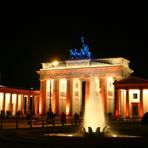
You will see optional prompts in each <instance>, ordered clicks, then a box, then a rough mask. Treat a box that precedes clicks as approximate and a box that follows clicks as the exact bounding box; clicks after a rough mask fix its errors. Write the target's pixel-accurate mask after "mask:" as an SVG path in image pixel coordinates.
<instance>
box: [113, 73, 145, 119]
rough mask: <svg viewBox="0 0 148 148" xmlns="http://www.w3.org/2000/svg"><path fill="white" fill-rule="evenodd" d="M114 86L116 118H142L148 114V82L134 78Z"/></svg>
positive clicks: (121, 81) (116, 82) (118, 82)
mask: <svg viewBox="0 0 148 148" xmlns="http://www.w3.org/2000/svg"><path fill="white" fill-rule="evenodd" d="M114 86H115V90H116V92H115V100H116V103H115V104H116V105H115V106H116V107H115V109H116V112H115V115H116V117H120V118H123V119H124V118H142V117H143V115H144V114H145V113H146V112H148V80H145V79H142V78H139V77H133V76H132V77H129V78H126V79H124V80H120V81H115V82H114Z"/></svg>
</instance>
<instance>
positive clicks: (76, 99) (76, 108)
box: [72, 78, 82, 114]
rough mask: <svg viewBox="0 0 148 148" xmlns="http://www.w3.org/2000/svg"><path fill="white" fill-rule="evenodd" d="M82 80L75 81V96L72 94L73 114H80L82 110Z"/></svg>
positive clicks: (76, 79)
mask: <svg viewBox="0 0 148 148" xmlns="http://www.w3.org/2000/svg"><path fill="white" fill-rule="evenodd" d="M81 87H82V86H81V80H80V79H79V78H75V79H73V94H72V98H73V99H72V104H73V106H72V113H73V114H74V113H76V112H77V113H79V112H80V110H81V103H82V102H81V101H82V94H81V93H82V92H81Z"/></svg>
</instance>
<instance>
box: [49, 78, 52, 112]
mask: <svg viewBox="0 0 148 148" xmlns="http://www.w3.org/2000/svg"><path fill="white" fill-rule="evenodd" d="M51 112H52V105H51V77H50V91H49V113H51Z"/></svg>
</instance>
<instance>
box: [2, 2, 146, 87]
mask: <svg viewBox="0 0 148 148" xmlns="http://www.w3.org/2000/svg"><path fill="white" fill-rule="evenodd" d="M56 2H57V1H56ZM56 2H55V3H56ZM0 15H1V17H0V52H1V53H0V71H1V85H5V86H9V87H15V88H23V89H30V88H32V87H33V88H34V89H39V76H38V74H37V73H36V71H37V70H39V69H40V68H41V63H42V62H47V61H49V62H50V61H53V60H55V59H58V60H60V61H63V60H67V59H69V49H71V48H77V49H80V47H81V42H80V37H81V36H82V35H83V36H84V37H85V41H86V43H87V44H88V45H89V49H90V51H91V53H92V55H93V57H94V58H109V57H124V58H127V59H128V60H129V61H130V68H131V69H132V70H134V73H133V75H134V76H138V77H142V78H145V79H148V70H147V69H148V62H147V60H148V57H147V46H146V43H147V42H146V41H147V34H148V30H147V23H146V22H147V19H148V13H147V10H146V4H142V3H139V2H138V3H135V2H134V3H132V4H129V3H120V4H119V3H116V5H115V4H113V3H111V4H108V5H107V4H98V3H97V4H91V3H89V4H86V3H80V2H79V3H77V4H76V3H75V4H73V3H68V4H67V5H65V4H64V3H59V2H57V4H50V3H48V4H47V3H43V2H40V3H37V2H32V1H30V2H29V3H24V2H19V3H18V2H11V3H10V2H9V3H8V2H3V3H1V9H0Z"/></svg>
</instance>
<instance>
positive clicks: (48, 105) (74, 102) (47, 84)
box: [37, 57, 133, 115]
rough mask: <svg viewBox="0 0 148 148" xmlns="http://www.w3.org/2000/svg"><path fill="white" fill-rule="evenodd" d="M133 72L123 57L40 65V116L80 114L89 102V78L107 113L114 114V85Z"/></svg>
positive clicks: (71, 60)
mask: <svg viewBox="0 0 148 148" xmlns="http://www.w3.org/2000/svg"><path fill="white" fill-rule="evenodd" d="M132 72H133V71H132V70H131V69H130V68H129V61H128V60H127V59H125V58H123V57H117V58H101V59H70V60H66V61H60V62H56V63H53V62H46V63H42V68H41V69H40V70H39V71H37V73H38V74H39V76H40V99H39V114H41V115H45V114H46V113H47V112H48V111H53V112H54V113H55V114H57V115H59V114H61V113H62V112H65V113H66V114H67V115H73V114H74V113H75V112H78V113H83V112H84V105H85V103H86V101H87V99H89V90H90V88H89V83H90V78H91V77H95V79H96V84H95V89H96V93H97V94H98V96H99V95H101V96H102V97H101V98H102V99H103V106H104V110H105V112H106V113H109V112H111V113H113V114H114V112H115V97H114V95H115V92H114V85H113V82H114V81H115V80H117V81H118V80H121V79H124V78H127V77H129V76H130V74H131V73H132Z"/></svg>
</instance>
